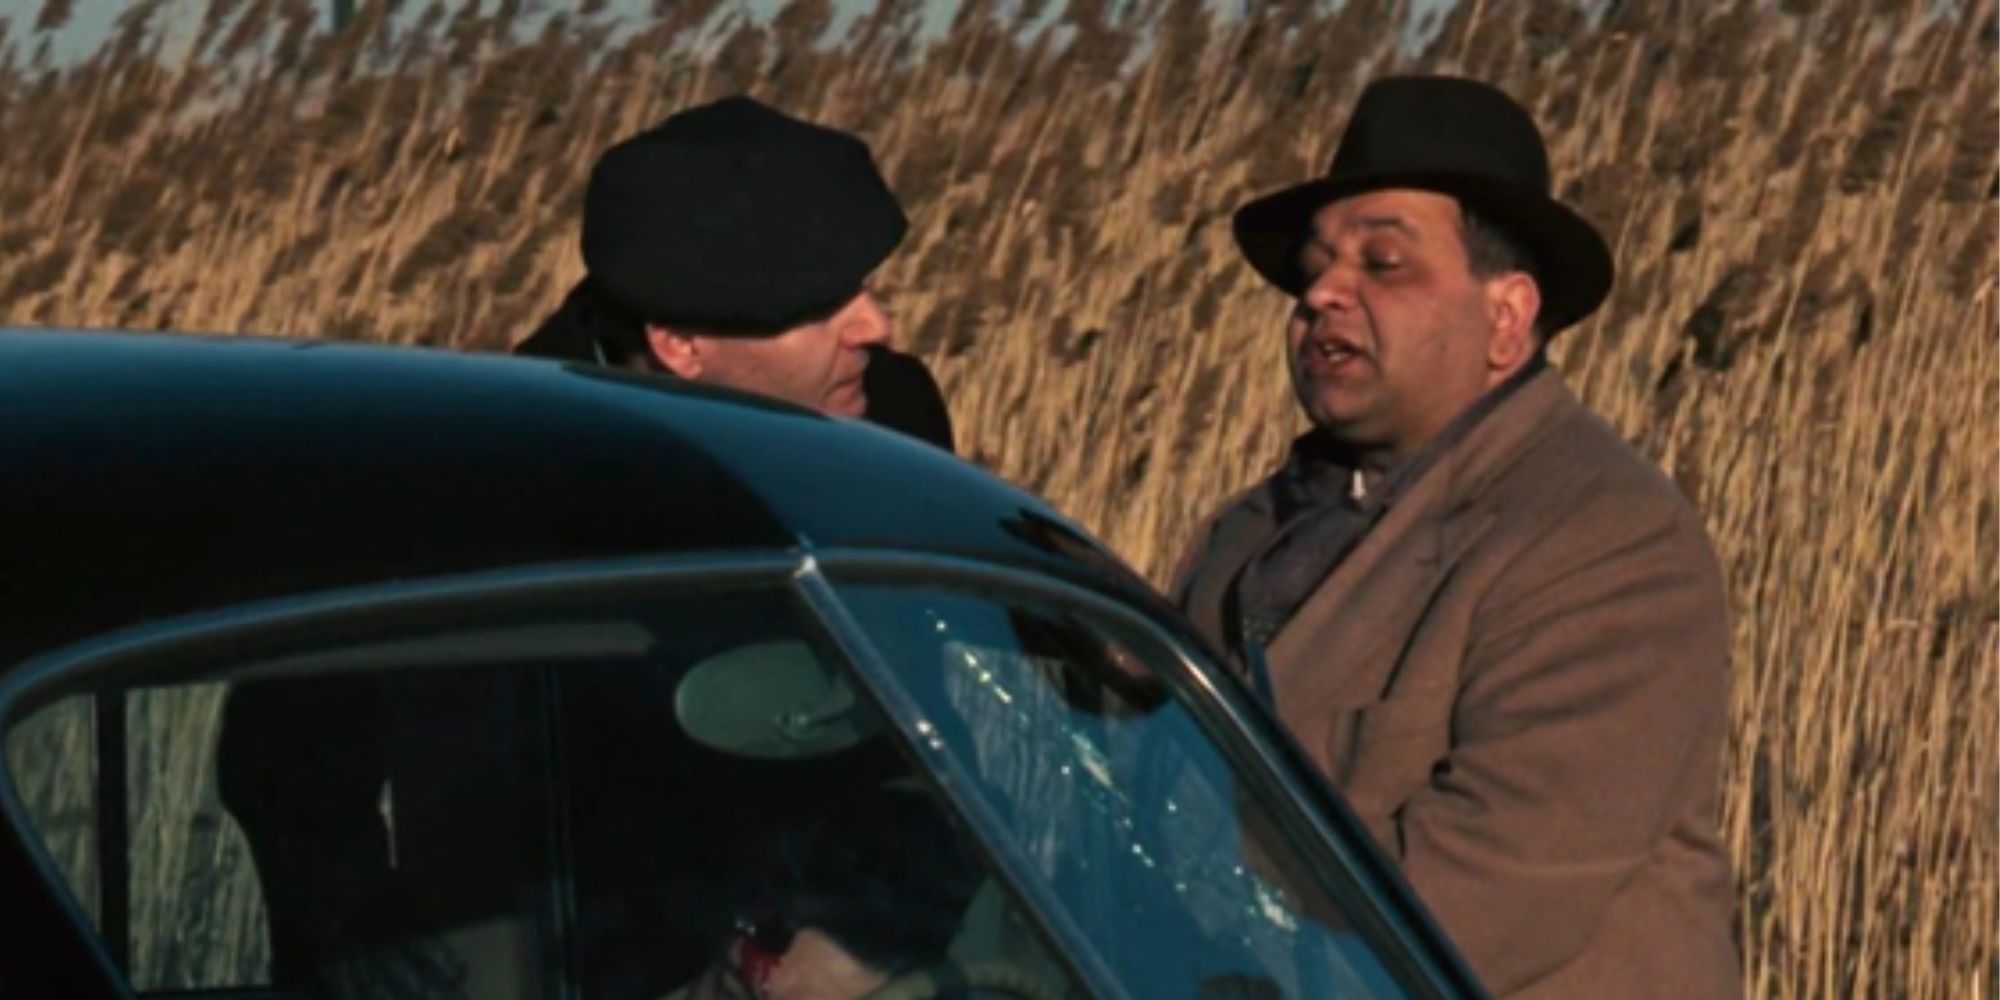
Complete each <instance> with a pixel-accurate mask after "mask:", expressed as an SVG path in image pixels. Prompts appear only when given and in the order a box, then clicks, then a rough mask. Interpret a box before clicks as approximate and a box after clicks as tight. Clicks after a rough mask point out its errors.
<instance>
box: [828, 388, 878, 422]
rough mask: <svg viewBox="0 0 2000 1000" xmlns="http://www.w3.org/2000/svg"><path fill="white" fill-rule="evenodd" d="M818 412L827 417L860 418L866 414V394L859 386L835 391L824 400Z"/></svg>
mask: <svg viewBox="0 0 2000 1000" xmlns="http://www.w3.org/2000/svg"><path fill="white" fill-rule="evenodd" d="M820 412H822V413H825V414H826V415H827V416H829V417H860V416H864V415H866V414H867V412H868V393H866V392H865V391H863V390H862V388H861V387H860V386H859V385H856V386H855V387H854V388H852V389H846V388H842V389H836V390H834V392H833V394H832V395H830V396H828V397H827V399H826V405H825V406H823V407H820Z"/></svg>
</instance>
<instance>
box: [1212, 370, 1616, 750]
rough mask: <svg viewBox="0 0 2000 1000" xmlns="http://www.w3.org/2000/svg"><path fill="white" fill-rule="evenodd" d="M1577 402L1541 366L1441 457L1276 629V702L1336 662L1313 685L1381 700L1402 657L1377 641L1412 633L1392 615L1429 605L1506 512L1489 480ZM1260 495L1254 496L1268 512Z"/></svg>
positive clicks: (1342, 695) (1342, 697) (1349, 700)
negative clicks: (1491, 496)
mask: <svg viewBox="0 0 2000 1000" xmlns="http://www.w3.org/2000/svg"><path fill="white" fill-rule="evenodd" d="M1579 406H1580V404H1579V403H1578V402H1577V401H1576V398H1575V397H1574V396H1573V395H1571V393H1570V392H1569V389H1568V388H1567V387H1566V386H1564V385H1563V382H1562V379H1561V377H1560V376H1559V375H1558V374H1557V373H1556V372H1555V371H1554V370H1553V369H1547V370H1544V371H1542V372H1541V373H1539V374H1537V375H1535V376H1533V377H1531V378H1530V379H1529V380H1528V381H1527V382H1526V383H1524V384H1523V385H1522V386H1521V387H1520V389H1519V390H1517V391H1516V392H1514V393H1513V394H1512V396H1510V397H1509V398H1508V399H1507V400H1505V401H1504V402H1502V403H1501V404H1500V405H1499V406H1498V407H1497V408H1496V409H1495V410H1494V411H1493V412H1492V413H1490V414H1488V415H1487V417H1486V419H1484V420H1481V421H1480V422H1479V423H1478V424H1477V425H1476V426H1474V427H1473V428H1472V429H1471V430H1470V431H1469V432H1467V433H1466V435H1465V436H1464V437H1463V438H1462V439H1460V440H1459V441H1458V442H1457V444H1456V445H1455V446H1454V447H1452V448H1450V449H1449V450H1448V451H1446V452H1445V453H1444V454H1442V455H1440V456H1439V457H1438V458H1437V460H1436V464H1435V465H1433V466H1432V467H1431V468H1430V469H1429V470H1427V471H1426V472H1425V473H1424V474H1423V476H1421V477H1420V478H1419V479H1418V480H1417V481H1416V482H1414V483H1412V484H1411V485H1410V487H1409V490H1408V492H1406V493H1405V494H1404V495H1403V496H1402V497H1401V498H1400V499H1399V500H1398V502H1397V503H1396V504H1395V505H1394V506H1392V507H1391V508H1389V510H1388V511H1387V512H1386V513H1385V514H1384V516H1383V518H1382V520H1381V521H1380V522H1378V523H1377V524H1376V525H1375V526H1374V528H1373V529H1371V530H1370V531H1369V532H1368V534H1367V535H1366V536H1365V537H1363V538H1362V540H1361V541H1360V543H1359V544H1357V545H1356V546H1355V548H1354V551H1353V552H1351V553H1349V554H1348V556H1347V558H1346V559H1344V560H1343V561H1342V562H1341V563H1340V565H1338V566H1337V567H1335V568H1334V570H1333V572H1332V573H1331V574H1330V575H1329V576H1328V577H1327V579H1326V581H1325V582H1324V583H1322V584H1321V585H1320V586H1319V587H1318V588H1317V589H1316V590H1315V591H1314V592H1313V594H1312V596H1311V597H1308V598H1307V599H1306V602H1305V603H1304V604H1303V605H1301V606H1300V608H1299V610H1298V613H1297V614H1295V615H1293V617H1292V619H1291V620H1290V621H1289V622H1287V623H1286V625H1285V626H1284V627H1283V628H1282V629H1280V630H1279V631H1278V633H1277V634H1276V635H1275V636H1273V637H1272V640H1271V644H1270V647H1269V649H1268V650H1267V657H1268V662H1269V664H1270V669H1271V674H1272V683H1273V686H1274V687H1275V689H1276V690H1277V693H1278V702H1279V704H1280V705H1281V706H1284V705H1286V704H1287V703H1288V701H1289V702H1293V703H1296V701H1297V700H1296V699H1287V698H1286V696H1285V693H1286V690H1287V689H1288V688H1291V687H1294V686H1296V685H1299V684H1300V683H1302V682H1303V681H1304V675H1305V674H1307V673H1308V672H1321V671H1324V670H1326V669H1328V665H1329V664H1330V663H1331V664H1336V665H1337V666H1336V667H1335V668H1334V669H1338V670H1339V671H1341V672H1342V674H1343V677H1342V678H1341V681H1340V683H1338V684H1334V685H1330V686H1329V685H1328V684H1327V681H1328V678H1324V677H1316V678H1314V679H1313V681H1312V682H1311V683H1312V686H1313V687H1314V688H1316V689H1320V690H1328V689H1329V688H1330V689H1332V690H1336V691H1338V692H1339V696H1338V700H1339V702H1341V703H1344V704H1352V705H1360V704H1366V703H1368V702H1370V701H1374V700H1376V699H1378V698H1380V697H1381V696H1382V694H1383V693H1384V691H1386V690H1387V688H1388V687H1389V686H1390V685H1391V684H1392V683H1393V681H1394V680H1395V678H1394V676H1393V670H1394V664H1395V662H1396V660H1397V657H1396V656H1394V655H1393V652H1394V651H1392V650H1387V649H1383V648H1380V647H1382V646H1384V645H1386V644H1389V643H1393V642H1397V641H1400V640H1399V639H1398V636H1403V635H1406V630H1405V629H1402V628H1398V627H1395V625H1394V624H1392V623H1394V622H1397V621H1400V620H1403V619H1407V618H1409V617H1410V616H1411V615H1412V614H1413V612H1412V610H1411V609H1412V608H1420V607H1421V606H1422V605H1423V604H1424V603H1427V602H1428V601H1429V599H1430V597H1431V595H1432V594H1434V593H1435V592H1436V589H1437V587H1438V585H1439V582H1440V581H1441V580H1442V578H1443V576H1444V574H1445V573H1446V572H1448V571H1449V570H1450V568H1451V567H1452V566H1453V565H1454V564H1456V563H1457V562H1458V560H1459V559H1460V558H1461V557H1462V556H1463V555H1464V554H1465V552H1466V551H1468V550H1469V549H1470V548H1471V546H1472V545H1473V544H1474V543H1475V542H1477V541H1478V540H1479V538H1480V537H1481V536H1482V535H1484V534H1485V532H1486V530H1487V529H1488V528H1489V527H1491V526H1492V524H1493V522H1494V520H1496V519H1497V518H1498V517H1499V516H1500V514H1501V511H1500V510H1499V508H1498V505H1497V504H1495V503H1492V502H1483V501H1485V498H1486V497H1487V495H1488V492H1489V490H1490V487H1491V485H1492V483H1493V482H1494V481H1495V480H1496V479H1498V478H1499V477H1500V476H1501V475H1502V474H1504V473H1505V472H1506V471H1507V469H1509V468H1510V467H1511V466H1513V464H1514V463H1515V462H1516V461H1518V460H1519V459H1520V458H1521V456H1522V455H1524V454H1526V452H1527V451H1528V449H1529V446H1530V445H1532V444H1533V443H1534V442H1535V441H1536V440H1538V439H1539V438H1540V437H1541V436H1542V435H1543V434H1545V433H1547V432H1548V431H1549V430H1550V429H1551V428H1553V427H1554V426H1556V425H1557V424H1558V423H1560V422H1561V421H1562V419H1563V418H1564V417H1565V416H1567V415H1569V414H1570V413H1572V412H1573V411H1575V410H1576V409H1577V408H1578V407H1579ZM1551 487H1552V488H1560V484H1551ZM1262 493H1263V491H1259V496H1258V497H1257V498H1256V500H1255V502H1257V503H1259V504H1261V505H1262V509H1263V510H1264V511H1265V513H1266V515H1267V516H1268V512H1269V500H1268V497H1264V496H1262V495H1261V494H1262ZM1249 551H1251V552H1254V551H1255V549H1254V547H1253V548H1251V549H1250V550H1249ZM1247 558H1248V553H1247V552H1246V553H1242V554H1236V555H1233V560H1234V561H1235V563H1236V565H1237V566H1239V567H1240V565H1241V563H1242V561H1243V560H1246V559H1247ZM1319 704H1320V705H1321V706H1325V705H1327V704H1328V703H1327V702H1326V701H1324V700H1321V701H1319ZM1287 714H1289V713H1287Z"/></svg>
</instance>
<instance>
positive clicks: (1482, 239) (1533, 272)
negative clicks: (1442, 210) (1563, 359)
mask: <svg viewBox="0 0 2000 1000" xmlns="http://www.w3.org/2000/svg"><path fill="white" fill-rule="evenodd" d="M1458 208H1459V216H1460V218H1461V220H1462V221H1461V224H1460V226H1459V228H1460V235H1461V237H1462V238H1463V239H1464V241H1465V262H1466V264H1467V266H1469V267H1470V268H1471V270H1472V276H1473V277H1475V278H1493V277H1498V276H1499V275H1502V274H1509V273H1512V272H1514V271H1519V272H1521V273H1522V274H1525V275H1527V276H1528V277H1529V278H1532V279H1534V282H1535V287H1536V288H1547V287H1548V282H1546V281H1544V280H1543V279H1542V263H1541V261H1539V260H1537V259H1536V258H1535V253H1534V251H1533V250H1530V249H1529V248H1528V246H1527V244H1525V243H1523V242H1521V241H1520V240H1519V239H1516V238H1515V237H1514V234H1512V233H1510V232H1508V231H1507V228H1506V227H1505V226H1502V225H1500V224H1499V223H1497V222H1495V221H1493V220H1492V219H1491V218H1488V217H1487V216H1486V215H1485V214H1484V213H1482V212H1480V211H1479V209H1477V208H1475V207H1473V206H1472V205H1471V204H1470V203H1468V202H1465V201H1460V202H1459V204H1458ZM1548 334H1549V331H1548V327H1547V326H1546V325H1544V323H1543V319H1542V317H1541V316H1536V317H1535V337H1536V339H1538V340H1542V341H1547V340H1548Z"/></svg>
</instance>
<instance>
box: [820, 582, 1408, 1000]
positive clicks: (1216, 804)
mask: <svg viewBox="0 0 2000 1000" xmlns="http://www.w3.org/2000/svg"><path fill="white" fill-rule="evenodd" d="M836 590H837V592H838V593H839V595H840V598H841V600H842V602H843V603H844V604H845V605H846V606H847V607H848V608H849V609H850V610H851V611H852V612H853V613H854V614H855V615H856V617H857V618H858V620H859V622H860V624H861V625H862V627H863V628H864V629H865V630H866V632H867V634H868V637H869V639H870V641H871V642H872V643H874V644H875V645H876V646H877V648H878V649H879V650H880V651H881V652H882V654H883V655H884V656H885V657H887V658H888V660H889V661H890V664H889V665H890V666H891V667H892V670H893V673H894V674H895V676H896V678H897V679H898V680H899V681H900V682H902V683H903V684H904V685H906V689H905V691H904V692H903V693H904V694H905V695H907V696H908V698H909V699H910V700H911V702H913V703H914V706H915V710H916V711H917V712H919V713H920V714H921V718H922V721H921V722H920V723H918V725H919V726H921V727H922V728H924V729H925V730H926V731H927V732H928V733H930V734H931V735H932V738H933V739H934V740H935V741H936V742H935V744H934V746H935V747H936V748H937V749H939V750H942V751H944V752H947V753H949V754H951V755H952V757H953V758H954V759H955V761H956V762H957V763H959V764H960V765H962V766H963V767H964V768H965V769H966V770H968V771H969V772H971V774H972V775H973V777H974V779H975V784H976V791H977V792H978V793H979V794H981V795H982V796H983V798H984V801H985V802H986V803H987V804H988V805H989V806H990V807H991V810H992V814H993V815H994V816H996V817H997V818H998V821H999V823H1000V824H1001V825H1002V826H1003V827H1004V828H1005V831H1006V834H1007V836H1008V839H1009V841H1010V842H1011V843H1012V844H1013V845H1014V847H1015V848H1016V849H1017V850H1018V852H1019V854H1020V856H1021V858H1022V859H1023V860H1024V861H1025V862H1026V864H1027V865H1028V868H1029V870H1030V873H1031V875H1032V876H1034V877H1035V878H1036V879H1038V880H1039V881H1040V884H1041V885H1042V886H1043V887H1044V889H1045V890H1046V891H1047V892H1048V893H1049V894H1051V895H1052V896H1053V897H1054V898H1055V899H1056V900H1058V901H1059V902H1060V905H1061V906H1062V908H1063V910H1064V912H1065V913H1066V914H1067V916H1068V917H1069V919H1070V920H1071V921H1072V926H1073V927H1074V928H1075V932H1076V933H1077V934H1078V935H1079V936H1080V937H1081V938H1082V939H1083V940H1084V941H1085V942H1087V947H1089V948H1091V949H1092V950H1093V951H1094V952H1095V953H1096V954H1097V956H1098V957H1099V958H1100V959H1101V960H1102V961H1103V963H1104V964H1105V965H1107V966H1108V967H1109V968H1110V969H1111V970H1112V972H1113V974H1114V976H1115V977H1116V979H1117V980H1118V981H1119V984H1120V985H1121V986H1123V987H1124V988H1125V989H1126V990H1127V991H1128V992H1129V994H1130V995H1131V996H1135V997H1194V996H1214V995H1222V996H1237V995H1242V996H1295V997H1327V996H1399V995H1402V992H1401V990H1399V988H1398V987H1397V985H1396V984H1395V982H1394V980H1393V978H1392V976H1391V975H1390V973H1389V972H1388V971H1387V969H1388V967H1387V965H1386V964H1385V963H1384V961H1383V960H1382V959H1381V957H1379V953H1378V949H1377V947H1376V946H1374V945H1372V944H1371V943H1370V942H1369V941H1367V940H1365V939H1364V938H1363V937H1362V936H1361V934H1360V933H1359V932H1357V931H1356V930H1354V929H1352V923H1351V922H1350V920H1349V917H1350V916H1352V915H1353V911H1352V910H1351V909H1350V908H1352V907H1357V906H1361V905H1364V904H1362V903H1360V902H1357V901H1348V900H1342V899H1339V898H1336V897H1335V896H1333V895H1332V894H1331V893H1330V892H1329V891H1328V890H1327V889H1325V888H1324V887H1323V886H1322V885H1321V884H1319V882H1318V881H1317V880H1316V879H1315V878H1313V877H1312V876H1311V875H1310V873H1309V870H1308V869H1307V868H1306V867H1305V865H1304V863H1303V862H1302V861H1301V860H1300V859H1299V858H1298V857H1297V855H1296V854H1295V853H1294V851H1293V850H1292V848H1291V847H1290V845H1289V843H1288V842H1287V841H1286V840H1285V839H1284V838H1283V837H1282V836H1281V835H1279V834H1278V832H1277V826H1276V824H1275V822H1274V821H1273V819H1272V816H1271V814H1270V813H1269V811H1268V810H1267V809H1266V807H1265V806H1264V805H1263V804H1262V803H1261V802H1260V801H1259V800H1258V799H1257V798H1256V797H1255V796H1254V795H1253V794H1252V793H1251V791H1250V790H1249V789H1247V788H1246V787H1245V786H1243V785H1242V784H1240V783H1239V782H1238V781H1237V778H1236V774H1235V772H1234V771H1233V770H1232V768H1231V766H1230V764H1229V763H1228V761H1227V760H1225V759H1224V757H1223V755H1222V754H1221V752H1220V751H1219V750H1218V749H1217V747H1216V746H1215V744H1214V743H1213V742H1211V740H1210V739H1209V738H1208V737H1207V736H1206V735H1205V734H1204V732H1203V730H1202V729H1201V727H1200V726H1199V725H1198V724H1197V722H1196V721H1195V720H1194V719H1193V718H1192V717H1191V716H1190V715H1189V714H1188V712H1187V711H1186V710H1185V708H1184V707H1183V706H1182V705H1181V704H1180V703H1178V702H1176V701H1175V700H1173V699H1172V698H1171V697H1169V695H1168V692H1167V690H1166V688H1165V687H1164V685H1162V684H1161V683H1160V682H1159V681H1158V680H1157V677H1156V675H1155V673H1154V668H1155V665H1157V664H1158V663H1160V662H1161V658H1163V657H1168V656H1172V655H1175V654H1174V653H1173V652H1172V651H1171V650H1168V649H1166V648H1165V647H1164V646H1162V645H1160V644H1158V643H1157V642H1156V641H1155V640H1153V639H1151V638H1149V637H1148V636H1147V635H1146V634H1142V633H1137V632H1135V631H1133V630H1131V629H1129V628H1123V627H1119V626H1116V625H1114V624H1113V623H1111V622H1109V621H1100V620H1097V619H1096V618H1095V617H1093V616H1091V615H1088V614H1084V613H1082V612H1081V611H1079V610H1078V609H1076V608H1074V607H1065V606H1062V605H1061V604H1059V603H1057V602H1045V601H1039V600H1034V599H1029V598H1022V597H1014V596H1008V597H1005V598H1001V597H988V596H980V595H978V594H974V593H968V592H957V591H944V590H938V589H929V588H917V587H907V588H905V587H893V586H885V585H874V584H860V583H856V584H850V585H846V586H839V585H837V586H836Z"/></svg>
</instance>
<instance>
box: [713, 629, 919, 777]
mask: <svg viewBox="0 0 2000 1000" xmlns="http://www.w3.org/2000/svg"><path fill="white" fill-rule="evenodd" d="M674 718H675V720H676V721H677V722H679V723H680V726H681V729H682V731H684V732H686V733H687V734H688V736H689V737H690V738H692V739H693V740H694V741H695V742H696V743H700V744H702V745H703V746H706V747H708V748H710V749H713V750H720V751H722V752H724V753H728V754H734V755H736V756H739V757H750V758H755V759H758V760H798V759H801V758H806V757H823V756H826V755H828V754H832V753H837V752H839V751H842V750H845V749H848V748H849V747H852V746H855V745H858V744H860V743H861V742H863V741H864V740H867V739H868V738H870V737H872V736H874V735H876V733H877V732H878V731H879V725H878V723H877V721H876V719H875V717H874V715H873V713H872V712H870V711H869V709H868V707H867V705H866V704H865V703H864V702H863V700H862V699H861V698H860V697H859V696H857V695H856V693H855V691H854V689H853V687H852V686H850V685H849V684H848V682H847V680H846V678H844V677H842V676H841V674H840V671H839V670H838V669H837V668H835V667H834V666H833V665H832V664H830V663H827V662H826V661H825V660H822V659H821V658H820V657H819V656H818V655H817V654H815V653H814V652H813V650H812V647H810V646H808V645H806V644H805V643H803V642H798V641H793V640H775V641H770V642H759V643H753V644H751V645H747V646H742V647H738V648H735V649H730V650H727V651H725V652H723V653H719V654H717V655H715V656H712V657H709V658H708V659H705V660H703V661H702V662H700V663H698V664H696V665H695V666H694V667H693V668H691V669H690V670H689V671H688V672H687V675H686V676H685V677H683V678H682V679H681V681H680V683H679V684H678V685H677V686H676V687H675V689H674Z"/></svg>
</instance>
